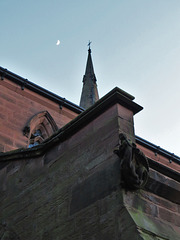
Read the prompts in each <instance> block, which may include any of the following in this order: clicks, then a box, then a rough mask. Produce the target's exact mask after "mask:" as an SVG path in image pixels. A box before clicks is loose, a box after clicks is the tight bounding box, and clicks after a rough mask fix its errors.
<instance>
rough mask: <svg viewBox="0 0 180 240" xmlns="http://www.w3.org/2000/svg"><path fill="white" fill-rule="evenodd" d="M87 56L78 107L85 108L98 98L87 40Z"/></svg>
mask: <svg viewBox="0 0 180 240" xmlns="http://www.w3.org/2000/svg"><path fill="white" fill-rule="evenodd" d="M88 45H89V49H88V58H87V64H86V71H85V75H84V77H83V89H82V93H81V100H80V107H82V108H84V109H87V108H89V107H90V106H92V105H93V104H94V103H95V102H96V101H97V100H99V94H98V90H97V84H96V81H97V80H96V76H95V74H94V68H93V63H92V57H91V48H90V42H89V44H88Z"/></svg>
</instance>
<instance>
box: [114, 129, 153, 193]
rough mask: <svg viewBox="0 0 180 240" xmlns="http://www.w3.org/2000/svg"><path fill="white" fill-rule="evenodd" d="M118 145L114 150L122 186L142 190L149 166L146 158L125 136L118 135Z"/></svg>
mask: <svg viewBox="0 0 180 240" xmlns="http://www.w3.org/2000/svg"><path fill="white" fill-rule="evenodd" d="M119 140H120V142H121V143H120V145H119V146H118V148H117V149H115V150H114V153H116V154H117V155H118V156H119V158H120V170H121V176H122V179H121V180H122V185H123V186H124V187H127V188H130V189H137V188H142V187H144V185H145V184H146V182H147V179H148V175H149V164H148V160H147V158H146V156H145V155H144V154H143V152H142V151H141V150H139V149H138V148H137V147H136V144H135V143H131V142H130V140H128V139H127V137H126V136H125V134H123V133H121V134H120V135H119Z"/></svg>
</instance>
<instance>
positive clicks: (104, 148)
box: [0, 104, 180, 240]
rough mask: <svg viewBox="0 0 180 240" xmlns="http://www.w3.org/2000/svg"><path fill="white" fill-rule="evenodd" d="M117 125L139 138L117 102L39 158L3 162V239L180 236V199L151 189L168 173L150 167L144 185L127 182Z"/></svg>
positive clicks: (174, 239)
mask: <svg viewBox="0 0 180 240" xmlns="http://www.w3.org/2000/svg"><path fill="white" fill-rule="evenodd" d="M120 109H121V110H120ZM119 132H124V133H125V134H127V135H128V136H129V137H130V138H132V139H134V128H133V114H132V112H131V111H130V110H127V109H125V108H121V107H119V104H115V105H114V106H112V107H111V108H109V109H108V110H106V111H105V112H104V113H102V114H101V115H100V116H99V117H97V118H95V119H94V120H92V121H91V122H90V123H89V124H88V125H86V126H84V127H83V128H80V129H79V131H78V132H76V133H75V134H73V135H72V136H71V137H68V139H66V140H64V141H62V142H61V140H59V143H58V144H57V145H55V146H53V147H51V148H50V149H49V150H48V151H47V152H46V153H45V154H44V155H42V156H41V157H37V158H32V159H31V158H26V159H24V160H18V159H17V160H11V161H10V162H8V164H7V165H4V167H2V169H1V170H0V202H1V204H0V224H1V225H0V239H3V238H4V239H7V238H5V237H6V236H8V237H9V238H8V239H13V236H15V237H16V238H15V237H14V238H15V239H21V240H30V239H34V240H44V239H45V240H51V239H53V240H65V239H71V240H110V239H115V240H119V239H120V240H127V239H128V240H131V239H150V240H151V239H156V240H161V239H172V240H178V239H179V238H178V235H177V232H178V226H179V220H178V217H179V211H180V207H179V205H178V203H177V202H176V203H175V202H173V201H169V200H168V199H167V198H165V197H166V194H165V189H166V188H164V190H162V194H161V196H158V191H154V192H153V189H155V188H153V186H154V185H155V183H156V182H157V181H158V182H159V187H160V186H161V182H164V179H166V177H165V176H164V178H162V177H163V176H161V177H160V176H159V175H158V174H159V173H158V172H153V170H152V169H151V170H150V173H151V175H150V180H149V182H148V185H147V188H146V189H143V190H136V191H128V190H126V189H123V188H121V185H120V179H121V176H120V169H119V163H120V162H119V161H120V160H119V158H118V156H117V155H116V154H114V153H113V150H114V148H115V147H116V146H117V145H118V142H119V140H118V138H119ZM160 179H161V180H160ZM166 183H167V184H170V185H171V188H173V189H175V190H174V192H176V193H177V192H178V191H179V190H178V188H179V183H177V182H176V181H169V182H167V181H166V182H164V184H165V185H167V184H166ZM156 190H157V188H156ZM170 213H171V215H169V214H170ZM173 213H174V216H175V217H173ZM168 216H171V218H168ZM172 218H173V219H172ZM166 229H167V231H166ZM8 234H9V235H8ZM171 236H172V237H171Z"/></svg>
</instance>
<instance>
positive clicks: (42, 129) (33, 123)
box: [23, 111, 58, 148]
mask: <svg viewBox="0 0 180 240" xmlns="http://www.w3.org/2000/svg"><path fill="white" fill-rule="evenodd" d="M57 130H58V127H57V125H56V123H55V121H54V119H53V118H52V116H51V115H50V114H49V113H48V112H47V111H43V112H40V113H37V114H36V115H35V116H33V117H32V118H31V119H30V120H29V122H28V123H27V125H26V126H25V127H24V129H23V133H24V135H25V136H26V137H27V138H28V148H31V147H34V146H37V145H39V144H41V143H42V142H43V141H44V140H45V139H47V138H48V137H50V136H51V135H52V134H53V133H55V132H56V131H57Z"/></svg>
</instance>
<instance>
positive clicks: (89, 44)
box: [88, 40, 92, 49]
mask: <svg viewBox="0 0 180 240" xmlns="http://www.w3.org/2000/svg"><path fill="white" fill-rule="evenodd" d="M91 43H92V42H91V41H90V40H89V43H88V46H89V49H91Z"/></svg>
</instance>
